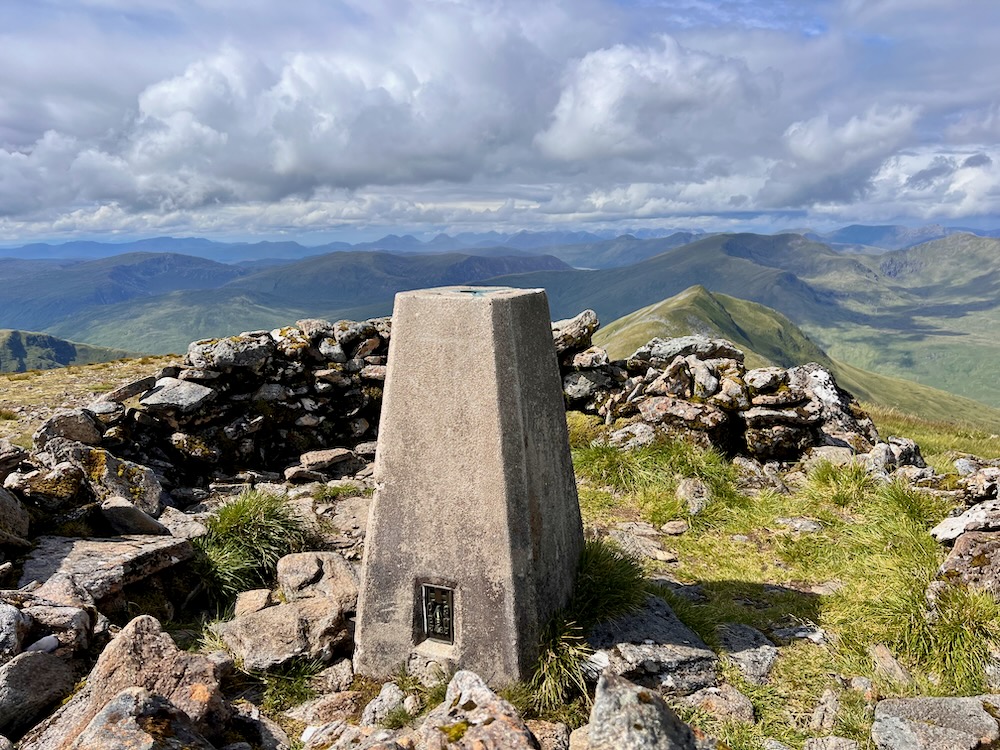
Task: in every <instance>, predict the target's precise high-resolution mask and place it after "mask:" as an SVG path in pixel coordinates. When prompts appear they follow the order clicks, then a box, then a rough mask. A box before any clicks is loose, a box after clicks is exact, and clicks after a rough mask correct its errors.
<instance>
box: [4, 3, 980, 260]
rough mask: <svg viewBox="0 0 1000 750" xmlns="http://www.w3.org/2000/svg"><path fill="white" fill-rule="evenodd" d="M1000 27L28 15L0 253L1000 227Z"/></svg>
mask: <svg viewBox="0 0 1000 750" xmlns="http://www.w3.org/2000/svg"><path fill="white" fill-rule="evenodd" d="M994 6H995V4H992V3H986V2H985V0H972V2H971V3H970V5H969V7H968V8H965V7H963V8H956V7H954V6H951V5H949V6H948V8H947V9H945V8H944V6H943V4H941V3H939V2H932V1H931V0H919V2H917V3H911V2H906V3H903V2H899V1H897V0H878V2H865V3H858V2H856V1H855V0H822V2H819V3H815V4H809V5H808V7H807V6H805V5H803V4H801V3H793V2H790V0H788V1H783V2H781V3H769V4H763V3H760V2H757V1H756V0H721V1H720V2H717V3H702V2H696V1H695V0H691V1H690V2H687V1H685V2H665V1H664V2H653V1H650V2H643V3H641V4H628V3H619V2H612V0H530V1H529V0H426V1H423V2H413V1H412V0H365V1H364V2H362V0H342V2H338V3H329V2H325V0H300V1H299V2H296V3H292V4H285V5H283V6H281V7H279V6H278V5H277V4H275V3H273V2H270V1H269V0H241V2H236V0H190V1H188V2H184V3H175V2H168V1H167V0H141V2H135V1H134V0H74V1H73V2H70V0H47V1H46V2H44V3H36V2H30V3H29V2H27V0H14V2H12V3H6V4H3V5H2V6H0V240H5V241H8V242H9V241H14V240H18V239H21V238H24V239H28V238H30V237H32V236H58V235H59V234H60V233H61V234H62V235H63V236H70V235H73V234H80V233H88V232H89V233H101V232H112V231H121V232H132V233H137V234H148V233H162V232H167V231H169V232H176V233H217V234H223V235H224V234H227V233H232V232H234V231H243V232H246V231H249V232H256V233H260V234H263V235H267V234H269V233H270V234H284V233H288V232H291V233H295V232H300V231H302V232H305V231H311V230H312V229H318V228H323V227H326V228H329V227H352V226H353V227H363V226H375V225H379V226H386V227H392V226H394V225H395V226H398V227H404V228H406V229H408V230H412V229H419V228H420V227H422V226H426V227H431V226H433V227H434V228H435V229H441V228H444V229H447V228H449V227H456V228H475V227H477V226H478V227H482V228H484V229H485V228H493V227H497V226H505V225H506V226H508V227H509V225H511V224H515V225H518V226H525V227H531V226H545V225H549V224H552V223H581V222H590V223H593V224H595V225H596V224H599V223H601V222H618V221H620V222H627V221H629V220H633V219H643V220H644V221H648V222H654V223H655V222H656V221H663V222H668V221H672V220H674V219H676V218H677V217H682V218H683V219H684V220H685V221H688V222H690V223H691V225H692V226H695V225H701V224H702V223H709V224H710V223H711V221H713V220H717V221H719V222H720V223H721V225H725V224H726V223H727V222H730V221H732V220H733V213H732V212H733V210H734V209H738V210H739V211H740V212H745V213H746V215H750V214H754V213H756V214H758V215H762V214H766V213H768V212H770V213H771V214H772V216H773V217H774V221H778V220H779V218H778V217H787V216H789V215H794V217H795V219H794V221H795V223H796V224H797V225H802V224H803V223H804V222H803V220H802V216H803V215H806V216H808V215H809V212H812V214H813V215H815V216H817V217H821V218H826V217H830V216H833V215H836V216H843V217H844V218H845V219H847V220H855V219H856V218H857V217H859V216H861V215H862V214H864V215H869V214H879V215H878V216H875V217H874V218H875V219H876V220H880V221H885V220H889V219H894V218H900V217H901V218H904V219H906V218H907V217H909V218H911V219H919V218H922V217H924V216H929V215H936V213H935V212H941V211H944V212H947V215H954V216H956V217H958V216H961V215H963V214H961V213H955V212H962V211H968V212H979V215H982V214H989V213H995V212H996V211H997V210H998V208H1000V199H998V196H1000V174H998V170H997V169H996V168H995V163H996V157H997V151H998V149H997V146H996V144H997V143H998V141H1000V115H998V112H1000V109H998V107H1000V104H998V102H997V100H996V97H995V94H994V93H993V92H994V89H995V80H996V78H997V77H998V76H1000V60H998V59H997V57H996V55H995V54H993V51H992V40H991V39H989V35H987V34H984V33H983V30H984V29H985V28H987V27H988V26H989V21H990V20H991V19H996V20H997V21H998V22H1000V6H996V8H997V9H994ZM945 10H947V12H945ZM945 31H947V33H945ZM929 41H933V42H934V47H933V49H935V50H938V51H939V52H938V54H936V55H935V54H928V52H927V50H928V49H930V47H929V46H928V43H929ZM942 207H943V208H942ZM880 212H881V213H880ZM966 215H971V214H966ZM713 217H714V219H713ZM761 220H762V221H769V219H767V218H764V219H761Z"/></svg>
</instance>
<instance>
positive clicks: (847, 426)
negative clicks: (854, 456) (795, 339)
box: [788, 362, 879, 453]
mask: <svg viewBox="0 0 1000 750" xmlns="http://www.w3.org/2000/svg"><path fill="white" fill-rule="evenodd" d="M788 385H789V387H790V388H793V389H795V388H800V389H803V390H806V391H808V392H809V394H810V395H811V396H812V398H813V399H814V400H815V401H818V402H819V403H820V404H821V409H820V415H821V417H822V422H821V424H820V426H819V430H820V432H821V433H822V434H823V436H824V437H825V442H826V444H828V445H846V446H848V447H850V448H851V449H853V450H854V452H855V453H867V452H868V451H870V450H871V449H872V446H874V445H875V443H877V442H878V441H879V437H878V432H877V431H876V429H875V425H874V423H873V422H872V421H871V418H869V417H868V415H866V414H865V413H864V412H863V411H862V410H861V407H860V406H858V403H857V401H855V400H854V398H853V397H852V396H851V395H850V394H849V393H847V392H846V391H844V390H841V389H840V388H839V387H838V386H837V383H836V381H835V380H834V378H833V375H832V374H831V373H830V371H829V370H827V369H825V368H824V367H822V366H821V365H818V364H816V363H815V362H812V363H810V364H806V365H800V366H798V367H793V368H791V369H789V370H788Z"/></svg>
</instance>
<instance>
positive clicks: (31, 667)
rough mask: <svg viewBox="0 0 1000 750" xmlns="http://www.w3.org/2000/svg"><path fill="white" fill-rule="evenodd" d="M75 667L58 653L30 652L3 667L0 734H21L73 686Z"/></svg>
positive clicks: (0, 698) (11, 735)
mask: <svg viewBox="0 0 1000 750" xmlns="http://www.w3.org/2000/svg"><path fill="white" fill-rule="evenodd" d="M73 682H74V680H73V670H72V669H70V667H69V666H68V665H67V663H66V662H65V661H63V660H62V659H60V658H59V657H58V656H54V655H52V654H46V653H43V652H41V651H29V652H26V653H23V654H19V655H18V656H15V657H14V658H13V659H11V660H10V661H8V662H7V663H6V664H4V665H3V666H0V733H2V734H4V735H6V736H7V737H14V738H17V737H20V736H21V735H22V734H24V732H25V731H26V730H28V729H30V728H31V726H32V725H33V724H34V723H35V722H36V721H37V720H38V719H39V718H41V716H42V713H43V712H44V711H45V709H47V708H49V707H51V706H52V705H53V704H54V703H56V702H58V701H60V700H62V699H63V698H65V697H66V696H67V695H69V692H70V691H71V690H72V689H73Z"/></svg>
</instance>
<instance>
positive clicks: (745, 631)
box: [716, 623, 778, 685]
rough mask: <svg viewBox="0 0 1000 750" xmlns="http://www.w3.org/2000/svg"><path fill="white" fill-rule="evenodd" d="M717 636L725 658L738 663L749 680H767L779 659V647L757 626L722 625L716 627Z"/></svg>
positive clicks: (762, 682)
mask: <svg viewBox="0 0 1000 750" xmlns="http://www.w3.org/2000/svg"><path fill="white" fill-rule="evenodd" d="M716 636H717V637H718V639H719V645H720V646H721V647H722V650H723V651H724V652H725V658H726V659H728V660H729V661H731V662H733V663H734V664H735V665H736V667H737V669H739V670H740V672H741V673H742V674H743V676H744V677H745V678H746V680H747V681H748V682H750V683H752V684H754V685H763V684H765V683H766V682H767V678H768V676H769V675H770V674H771V669H772V668H773V667H774V663H775V662H776V661H777V660H778V648H777V647H776V646H775V645H774V644H773V643H771V641H770V640H768V638H767V636H765V635H764V634H763V633H761V632H760V631H759V630H757V629H756V628H752V627H750V626H749V625H742V624H739V623H726V624H724V625H720V626H719V627H718V628H716Z"/></svg>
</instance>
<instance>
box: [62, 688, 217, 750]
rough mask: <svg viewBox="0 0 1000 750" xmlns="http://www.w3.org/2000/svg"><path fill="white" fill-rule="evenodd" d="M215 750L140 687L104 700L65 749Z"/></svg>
mask: <svg viewBox="0 0 1000 750" xmlns="http://www.w3.org/2000/svg"><path fill="white" fill-rule="evenodd" d="M124 748H128V750H215V747H214V745H212V744H211V743H210V742H209V741H208V740H206V739H205V738H204V737H203V736H202V735H201V734H200V733H199V732H198V731H197V730H196V729H195V728H194V726H193V724H192V722H191V719H190V718H188V716H187V714H185V713H184V712H183V711H179V710H178V709H177V708H176V707H174V706H173V705H172V704H171V703H170V701H168V700H166V699H164V698H162V697H160V696H159V695H154V694H152V693H150V692H149V691H148V690H146V689H144V688H141V687H134V688H127V689H125V690H123V691H122V692H120V693H119V694H118V695H116V696H115V697H114V698H112V699H111V700H110V701H108V703H107V705H106V706H104V707H103V708H102V709H101V710H100V711H99V712H98V713H97V715H96V716H94V718H93V719H91V721H90V723H89V724H88V725H87V727H86V728H85V729H84V730H83V731H82V732H81V733H80V735H79V736H78V737H77V738H76V740H75V741H74V742H72V743H71V744H70V745H69V746H68V748H67V750H123V749H124Z"/></svg>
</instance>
